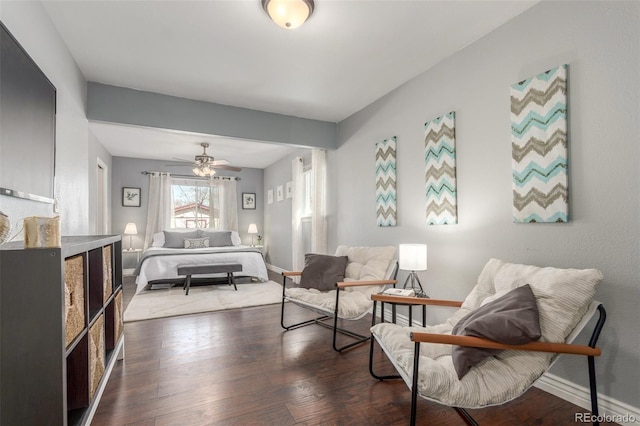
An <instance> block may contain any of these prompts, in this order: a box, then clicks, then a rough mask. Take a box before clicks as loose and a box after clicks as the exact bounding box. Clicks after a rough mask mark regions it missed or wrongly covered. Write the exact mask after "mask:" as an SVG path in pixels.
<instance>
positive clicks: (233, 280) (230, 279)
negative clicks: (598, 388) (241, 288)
mask: <svg viewBox="0 0 640 426" xmlns="http://www.w3.org/2000/svg"><path fill="white" fill-rule="evenodd" d="M227 278H228V279H229V285H232V284H233V289H234V290H235V291H238V287H236V277H234V276H233V272H227Z"/></svg>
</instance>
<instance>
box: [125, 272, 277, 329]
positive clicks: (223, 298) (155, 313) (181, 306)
mask: <svg viewBox="0 0 640 426" xmlns="http://www.w3.org/2000/svg"><path fill="white" fill-rule="evenodd" d="M237 286H238V291H235V290H234V289H233V286H230V285H208V286H196V287H191V288H190V289H189V295H188V296H185V294H184V290H182V287H181V286H178V287H172V288H170V289H161V290H145V291H143V292H142V293H140V294H136V295H135V296H133V299H131V302H129V306H128V307H127V310H126V311H125V313H124V322H131V321H140V320H146V319H151V318H163V317H173V316H176V315H188V314H195V313H200V312H211V311H222V310H226V309H234V308H245V307H248V306H260V305H270V304H273V303H280V301H281V300H282V286H281V285H280V284H278V283H276V282H275V281H268V282H266V283H249V284H237Z"/></svg>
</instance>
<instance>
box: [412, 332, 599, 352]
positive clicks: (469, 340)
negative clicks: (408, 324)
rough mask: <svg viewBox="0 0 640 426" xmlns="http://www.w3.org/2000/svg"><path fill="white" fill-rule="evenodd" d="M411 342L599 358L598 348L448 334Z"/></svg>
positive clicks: (427, 335) (421, 336)
mask: <svg viewBox="0 0 640 426" xmlns="http://www.w3.org/2000/svg"><path fill="white" fill-rule="evenodd" d="M411 340H412V341H414V342H421V343H443V344H447V345H458V346H472V347H475V348H489V349H513V350H517V351H534V352H553V353H559V354H573V355H586V356H600V354H601V352H600V348H598V347H595V348H592V347H591V346H586V345H574V344H571V343H547V342H531V343H525V344H523V345H506V344H504V343H498V342H494V341H493V340H489V339H483V338H480V337H473V336H457V335H450V334H434V333H419V332H414V333H411Z"/></svg>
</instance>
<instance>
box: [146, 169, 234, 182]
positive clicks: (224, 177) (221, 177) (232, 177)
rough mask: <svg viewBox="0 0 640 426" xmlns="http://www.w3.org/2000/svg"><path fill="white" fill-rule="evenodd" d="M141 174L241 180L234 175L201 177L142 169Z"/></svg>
mask: <svg viewBox="0 0 640 426" xmlns="http://www.w3.org/2000/svg"><path fill="white" fill-rule="evenodd" d="M141 173H142V174H143V175H150V174H152V173H166V174H168V175H171V176H175V177H181V178H189V179H197V180H209V179H229V180H242V179H240V178H239V177H236V176H211V177H203V176H192V175H174V174H173V173H169V172H148V171H146V170H145V171H143V172H141Z"/></svg>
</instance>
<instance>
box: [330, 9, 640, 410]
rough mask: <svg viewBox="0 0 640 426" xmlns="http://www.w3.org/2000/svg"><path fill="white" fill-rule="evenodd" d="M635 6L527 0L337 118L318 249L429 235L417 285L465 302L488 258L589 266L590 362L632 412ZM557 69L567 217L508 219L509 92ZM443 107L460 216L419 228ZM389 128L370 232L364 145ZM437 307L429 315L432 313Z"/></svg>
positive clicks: (573, 374)
mask: <svg viewBox="0 0 640 426" xmlns="http://www.w3.org/2000/svg"><path fill="white" fill-rule="evenodd" d="M639 14H640V3H638V2H542V3H539V4H538V5H536V6H534V7H533V8H532V9H530V10H528V11H526V12H525V13H523V14H522V15H520V16H518V17H516V18H515V19H513V20H512V21H510V22H508V23H507V24H505V25H504V26H502V27H501V28H498V29H497V30H495V31H494V32H492V33H490V34H488V35H487V36H485V37H483V38H482V39H481V40H479V41H477V42H475V43H473V44H471V45H469V46H468V47H466V48H465V49H463V50H462V51H460V52H458V53H456V54H454V55H453V56H451V57H450V58H448V59H447V60H445V61H443V62H442V63H440V64H438V65H437V66H435V67H433V68H432V69H430V70H429V71H427V72H425V73H424V74H422V75H420V76H418V77H417V78H415V79H414V80H412V81H410V82H408V83H406V84H404V85H403V86H401V87H399V88H398V89H396V90H394V91H393V92H391V93H389V94H388V95H386V96H385V97H383V98H381V99H379V100H378V101H376V102H375V103H373V104H371V105H370V106H368V107H367V108H365V109H364V110H362V111H360V112H358V113H356V114H354V115H353V116H352V117H350V118H348V119H347V120H345V121H343V122H341V123H339V127H338V143H339V149H338V150H337V151H335V152H330V153H329V161H330V170H331V175H332V179H333V182H332V186H331V193H332V194H333V196H332V197H333V198H332V206H333V207H332V215H331V216H332V218H331V222H330V232H331V235H330V244H331V247H330V251H331V250H332V249H335V245H337V244H339V243H340V244H352V245H354V244H362V245H382V244H398V243H401V242H404V243H412V242H423V243H427V244H428V245H429V270H428V271H426V272H424V273H421V279H422V283H423V285H426V290H427V293H429V294H430V295H431V296H432V297H437V298H463V297H464V296H466V294H467V293H468V292H469V290H470V289H471V288H472V287H473V285H474V284H475V281H476V278H477V276H478V273H479V272H480V270H481V268H482V267H483V266H484V264H485V263H486V262H487V260H488V259H489V258H491V257H498V258H503V259H506V260H509V261H513V262H518V263H528V264H537V265H541V266H557V267H573V268H588V267H593V268H598V269H600V270H601V271H602V272H603V274H604V276H605V279H604V281H603V282H602V284H601V285H600V287H599V289H598V292H597V294H596V298H597V299H599V300H601V301H602V302H604V304H605V306H606V308H607V310H608V313H609V316H608V320H607V324H606V325H605V329H604V332H603V336H602V338H601V347H602V349H603V356H602V357H601V358H600V359H598V360H597V371H598V388H599V390H600V392H602V393H603V394H604V395H608V396H610V397H613V398H615V399H617V400H619V401H622V402H624V403H627V404H631V405H633V406H636V407H638V406H640V384H639V383H640V375H639V373H638V366H639V365H640V351H639V350H638V348H640V333H639V332H638V324H639V323H640V315H639V313H638V312H639V311H638V306H639V305H640V303H639V302H640V287H639V286H640V267H639V262H638V259H639V257H640V238H639V237H640V226H639V225H640V221H639V220H638V217H640V211H639V205H638V204H639V203H638V202H639V198H638V191H637V186H638V184H639V183H640V182H639V181H640V179H639V175H638V156H639V152H638V147H639V143H638V135H639V134H640V131H639V130H640V129H639V126H638V122H639V120H638V118H639V117H640V111H639V105H640V101H639V92H640V89H639V85H638V76H639V75H640V64H639V63H640V58H639V52H640V42H639V40H640V32H639V28H640V19H639ZM422 42H423V43H437V40H424V41H422ZM419 44H420V43H416V45H419ZM416 54H420V52H418V51H417V52H416ZM563 63H567V64H569V89H568V97H569V174H570V214H571V221H570V223H568V224H514V223H512V210H511V206H512V193H511V145H510V144H511V140H510V115H509V114H510V102H509V87H510V85H511V84H513V83H516V82H518V81H520V80H522V79H524V78H527V77H530V76H533V75H535V74H537V73H539V72H542V71H545V70H547V69H550V68H552V67H555V66H557V65H560V64H563ZM452 110H455V111H456V150H457V151H456V154H457V182H458V187H457V189H458V219H459V224H458V225H449V226H427V225H426V224H425V200H424V141H423V139H424V134H423V133H424V123H425V122H426V121H428V120H430V119H432V118H435V117H437V116H440V115H442V114H444V113H446V112H449V111H452ZM394 135H395V136H397V137H398V147H397V151H398V153H397V170H398V172H397V182H398V186H397V189H398V226H397V227H390V228H379V227H376V225H375V223H376V222H375V219H376V216H375V169H374V161H375V156H374V144H375V143H376V142H377V141H381V140H383V139H386V138H388V137H390V136H394ZM403 278H404V277H403V276H402V275H401V276H400V279H403ZM442 315H443V314H441V313H439V312H434V313H433V314H431V317H430V321H432V322H433V321H437V320H438V319H439V318H438V317H439V316H442ZM585 339H586V336H582V341H585ZM576 361H577V362H576ZM574 364H575V365H574ZM553 372H554V373H555V374H557V375H559V376H561V377H563V378H565V379H568V380H570V381H571V382H574V383H579V384H581V385H583V386H585V385H587V383H588V380H587V379H588V376H587V368H586V360H582V359H577V360H575V359H570V358H569V357H565V358H564V359H563V360H561V362H560V363H559V364H557V366H556V367H554V370H553Z"/></svg>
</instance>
